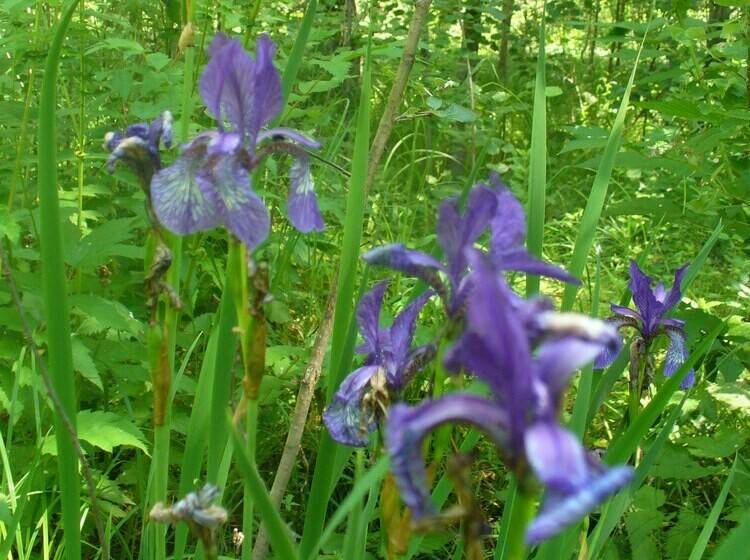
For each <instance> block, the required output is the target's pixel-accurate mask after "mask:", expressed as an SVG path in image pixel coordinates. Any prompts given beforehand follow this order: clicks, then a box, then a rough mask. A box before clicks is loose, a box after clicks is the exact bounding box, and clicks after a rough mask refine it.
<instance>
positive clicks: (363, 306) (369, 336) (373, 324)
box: [357, 280, 388, 354]
mask: <svg viewBox="0 0 750 560" xmlns="http://www.w3.org/2000/svg"><path fill="white" fill-rule="evenodd" d="M387 287H388V281H387V280H384V281H382V282H378V283H377V284H375V286H373V288H372V289H371V290H370V291H369V292H367V293H365V294H364V295H363V296H362V298H361V299H360V300H359V304H357V326H358V327H359V332H360V333H361V334H362V338H364V340H365V343H364V344H363V345H362V347H361V350H360V349H358V352H360V353H366V354H378V353H380V346H381V344H380V309H381V307H382V306H383V298H384V297H385V289H386V288H387Z"/></svg>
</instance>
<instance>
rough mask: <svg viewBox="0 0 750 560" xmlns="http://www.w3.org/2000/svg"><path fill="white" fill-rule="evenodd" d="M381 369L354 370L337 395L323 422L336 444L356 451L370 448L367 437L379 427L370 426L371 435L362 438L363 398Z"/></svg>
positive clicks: (366, 367) (378, 367) (334, 396)
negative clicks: (356, 449) (353, 447)
mask: <svg viewBox="0 0 750 560" xmlns="http://www.w3.org/2000/svg"><path fill="white" fill-rule="evenodd" d="M379 369H380V366H364V367H361V368H359V369H357V370H354V371H353V372H352V373H350V374H349V375H348V376H347V378H346V379H344V381H343V382H342V383H341V385H340V386H339V388H338V390H337V391H336V393H335V394H334V395H333V400H332V401H331V404H330V405H328V408H326V410H325V412H324V413H323V421H324V422H325V424H326V427H327V428H328V432H329V433H330V434H331V437H332V438H333V439H334V440H335V441H337V442H339V443H341V444H343V445H352V446H355V447H363V446H365V445H367V443H368V438H367V434H369V433H370V432H372V431H373V430H374V429H375V423H374V422H370V423H368V424H367V426H365V427H366V429H367V433H366V434H362V422H361V419H362V397H363V396H364V394H365V391H366V390H367V387H368V385H369V384H370V379H372V377H373V376H374V375H375V374H376V373H377V372H378V370H379Z"/></svg>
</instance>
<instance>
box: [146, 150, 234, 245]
mask: <svg viewBox="0 0 750 560" xmlns="http://www.w3.org/2000/svg"><path fill="white" fill-rule="evenodd" d="M205 162H206V155H205V145H201V143H196V142H195V141H194V142H193V143H192V144H191V145H188V147H187V148H186V149H185V150H184V151H183V153H182V154H181V155H180V156H179V157H178V158H177V160H176V161H175V162H174V164H172V165H171V166H169V167H166V168H164V169H162V170H161V171H159V172H158V173H157V174H156V175H154V177H153V179H152V181H151V204H152V206H153V209H154V213H155V214H156V217H157V218H158V219H159V222H160V223H161V224H162V225H164V227H166V228H167V229H168V230H170V231H172V232H173V233H176V234H178V235H188V234H190V233H195V232H197V231H205V230H209V229H213V228H215V227H216V226H218V225H220V224H221V214H220V213H219V210H218V208H217V207H216V204H215V201H214V200H213V197H212V196H211V194H210V192H207V191H206V187H207V185H206V184H205V182H204V181H203V180H202V179H201V178H200V177H199V171H200V170H201V168H202V166H203V165H205ZM207 195H208V196H207Z"/></svg>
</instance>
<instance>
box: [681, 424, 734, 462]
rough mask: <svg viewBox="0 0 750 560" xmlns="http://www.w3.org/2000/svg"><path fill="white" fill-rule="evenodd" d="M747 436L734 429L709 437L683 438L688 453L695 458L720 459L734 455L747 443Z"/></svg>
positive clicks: (720, 430) (726, 429) (718, 432)
mask: <svg viewBox="0 0 750 560" xmlns="http://www.w3.org/2000/svg"><path fill="white" fill-rule="evenodd" d="M747 437H748V434H746V433H744V432H743V431H742V430H737V429H736V428H725V429H719V430H718V431H717V432H716V433H715V434H713V435H711V436H696V437H691V438H685V439H683V440H682V441H683V442H685V443H687V445H688V451H689V452H690V454H692V455H695V456H696V457H712V458H717V459H718V458H721V457H729V456H730V455H734V453H735V452H737V451H738V450H739V449H740V448H741V447H742V446H743V445H744V444H745V441H747Z"/></svg>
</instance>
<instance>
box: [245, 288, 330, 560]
mask: <svg viewBox="0 0 750 560" xmlns="http://www.w3.org/2000/svg"><path fill="white" fill-rule="evenodd" d="M332 286H333V287H332V289H331V293H330V295H329V296H328V302H327V303H326V310H325V314H324V315H323V320H322V321H321V323H320V327H319V328H318V334H317V336H316V337H315V344H314V345H313V349H312V355H311V356H310V363H309V364H308V365H307V369H305V375H304V377H303V378H302V381H301V383H300V386H299V391H298V392H297V403H296V404H295V406H294V414H293V415H292V423H291V425H290V426H289V433H288V434H287V437H286V443H285V444H284V451H283V452H282V454H281V460H280V461H279V467H278V469H276V476H275V477H274V479H273V485H272V486H271V492H270V494H271V501H272V502H273V504H274V505H275V506H277V507H278V506H279V504H281V499H282V498H283V497H284V493H285V492H286V487H287V485H288V484H289V478H290V477H291V475H292V470H293V469H294V464H295V462H296V460H297V454H298V453H299V450H300V446H301V443H302V433H303V432H304V429H305V423H306V422H307V414H308V412H309V411H310V404H311V403H312V399H313V395H314V394H315V386H316V385H317V384H318V379H320V371H321V368H322V366H323V358H324V357H325V354H326V348H328V343H329V341H330V340H331V331H332V329H333V308H334V305H335V303H336V286H337V283H336V281H335V279H334V281H333V282H332ZM267 553H268V535H267V534H266V530H265V527H264V526H261V528H260V532H259V533H258V538H257V540H256V541H255V547H254V548H253V560H262V559H263V558H265V557H266V554H267Z"/></svg>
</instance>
